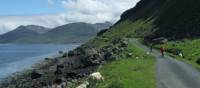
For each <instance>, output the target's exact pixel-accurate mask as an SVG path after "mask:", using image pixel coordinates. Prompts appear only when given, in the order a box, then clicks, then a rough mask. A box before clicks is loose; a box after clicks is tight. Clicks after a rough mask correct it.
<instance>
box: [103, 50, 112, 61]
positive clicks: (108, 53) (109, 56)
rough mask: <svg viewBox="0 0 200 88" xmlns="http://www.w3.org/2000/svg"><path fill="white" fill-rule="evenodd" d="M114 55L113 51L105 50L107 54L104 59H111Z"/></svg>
mask: <svg viewBox="0 0 200 88" xmlns="http://www.w3.org/2000/svg"><path fill="white" fill-rule="evenodd" d="M112 55H113V53H112V52H108V51H107V52H105V55H104V59H105V60H109V59H110V58H111V56H112Z"/></svg>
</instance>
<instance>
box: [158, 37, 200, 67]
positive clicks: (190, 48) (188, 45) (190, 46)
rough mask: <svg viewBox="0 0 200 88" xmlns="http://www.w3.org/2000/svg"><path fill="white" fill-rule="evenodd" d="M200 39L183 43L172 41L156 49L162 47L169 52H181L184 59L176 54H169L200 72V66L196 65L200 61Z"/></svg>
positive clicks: (187, 40) (183, 41) (185, 40)
mask: <svg viewBox="0 0 200 88" xmlns="http://www.w3.org/2000/svg"><path fill="white" fill-rule="evenodd" d="M199 45H200V39H184V40H181V41H170V42H168V43H166V44H164V45H156V46H155V47H156V48H159V47H160V46H164V47H165V48H166V50H167V51H169V50H170V49H173V48H174V49H178V50H180V51H181V52H182V53H183V55H184V58H182V57H179V56H178V55H176V54H173V53H169V54H170V55H171V56H173V57H175V58H177V59H179V60H182V61H184V62H186V63H189V64H191V65H193V66H194V67H196V68H197V69H199V70H200V65H199V64H197V63H196V61H197V60H198V59H200V46H199Z"/></svg>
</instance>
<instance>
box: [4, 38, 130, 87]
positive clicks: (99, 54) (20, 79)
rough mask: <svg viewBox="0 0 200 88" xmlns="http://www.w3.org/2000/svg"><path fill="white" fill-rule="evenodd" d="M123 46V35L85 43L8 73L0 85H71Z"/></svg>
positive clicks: (121, 49) (124, 43)
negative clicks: (111, 41) (105, 41)
mask: <svg viewBox="0 0 200 88" xmlns="http://www.w3.org/2000/svg"><path fill="white" fill-rule="evenodd" d="M114 45H115V46H114ZM126 47H127V40H123V39H122V40H117V42H115V44H110V45H106V46H104V47H102V48H96V47H91V45H90V44H87V43H86V44H83V45H81V46H79V47H77V48H76V49H74V50H71V51H69V52H63V53H62V54H61V55H60V56H58V57H55V58H45V60H44V61H42V62H41V63H38V64H36V65H35V67H34V68H33V69H29V70H25V71H23V72H20V73H18V74H15V75H13V76H10V77H8V78H7V79H5V80H3V81H2V82H1V83H0V88H49V87H50V88H51V87H52V86H54V85H65V86H66V85H67V87H69V88H74V87H75V86H76V85H78V84H80V83H82V81H83V80H84V79H86V78H87V77H88V76H89V75H90V74H91V73H93V72H95V71H96V70H97V69H98V68H99V66H101V65H103V64H106V62H108V61H113V60H116V56H117V54H118V53H119V52H123V50H125V48H126ZM60 53H61V52H60ZM64 88H65V87H64Z"/></svg>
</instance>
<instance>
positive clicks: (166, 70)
mask: <svg viewBox="0 0 200 88" xmlns="http://www.w3.org/2000/svg"><path fill="white" fill-rule="evenodd" d="M131 42H133V43H134V44H135V45H136V46H137V47H140V48H142V49H144V50H145V51H146V52H149V51H150V48H149V47H147V46H144V45H142V44H140V43H139V42H138V41H137V39H131ZM151 54H152V55H153V56H155V57H156V59H157V64H156V73H157V74H156V77H157V78H156V79H157V86H158V88H200V72H199V71H198V70H196V69H194V68H193V67H192V66H190V65H188V64H185V63H183V62H181V61H177V60H175V59H173V58H172V57H170V56H164V57H162V56H161V54H160V52H158V51H157V50H153V52H152V53H151Z"/></svg>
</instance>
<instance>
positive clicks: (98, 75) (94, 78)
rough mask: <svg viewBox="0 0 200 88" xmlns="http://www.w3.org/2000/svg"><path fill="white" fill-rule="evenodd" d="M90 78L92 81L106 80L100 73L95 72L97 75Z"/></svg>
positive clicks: (93, 74)
mask: <svg viewBox="0 0 200 88" xmlns="http://www.w3.org/2000/svg"><path fill="white" fill-rule="evenodd" d="M89 78H90V79H92V80H96V81H103V80H104V78H103V76H102V75H101V73H100V72H95V73H92V74H90V76H89Z"/></svg>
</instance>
